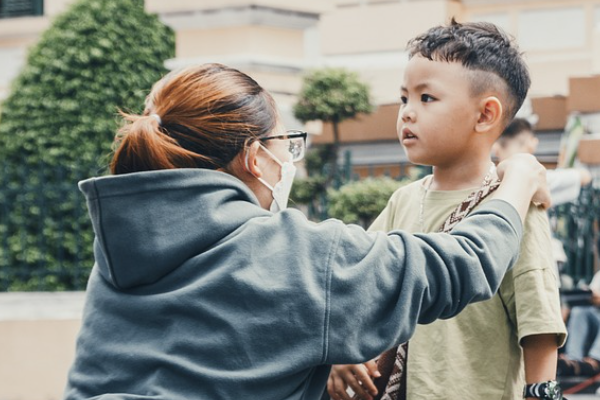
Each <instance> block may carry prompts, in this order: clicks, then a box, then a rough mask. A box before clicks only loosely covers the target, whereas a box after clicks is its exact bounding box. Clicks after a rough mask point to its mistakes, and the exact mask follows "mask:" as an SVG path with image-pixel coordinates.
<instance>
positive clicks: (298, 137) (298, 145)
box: [258, 130, 308, 162]
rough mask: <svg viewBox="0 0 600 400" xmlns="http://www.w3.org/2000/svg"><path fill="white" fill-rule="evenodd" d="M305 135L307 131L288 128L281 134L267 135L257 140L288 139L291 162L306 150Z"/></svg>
mask: <svg viewBox="0 0 600 400" xmlns="http://www.w3.org/2000/svg"><path fill="white" fill-rule="evenodd" d="M306 136H308V133H306V132H304V131H298V130H289V131H287V132H286V133H284V134H281V135H275V136H267V137H263V138H260V139H258V140H260V141H261V142H266V141H269V140H289V141H290V143H289V146H288V151H289V152H290V154H291V155H292V162H297V161H300V160H302V159H303V158H304V153H305V152H306Z"/></svg>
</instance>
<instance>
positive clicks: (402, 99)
mask: <svg viewBox="0 0 600 400" xmlns="http://www.w3.org/2000/svg"><path fill="white" fill-rule="evenodd" d="M407 101H408V97H406V96H400V102H401V103H402V104H406V102H407Z"/></svg>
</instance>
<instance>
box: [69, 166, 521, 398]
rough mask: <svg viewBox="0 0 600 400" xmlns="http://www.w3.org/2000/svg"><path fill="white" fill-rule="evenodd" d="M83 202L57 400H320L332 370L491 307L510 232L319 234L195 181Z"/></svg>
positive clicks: (493, 209)
mask: <svg viewBox="0 0 600 400" xmlns="http://www.w3.org/2000/svg"><path fill="white" fill-rule="evenodd" d="M80 189H81V191H82V192H83V193H84V194H85V196H86V198H87V204H88V207H89V212H90V216H91V219H92V222H93V227H94V232H95V234H96V240H95V243H94V251H95V258H96V263H95V265H94V268H93V270H92V273H91V276H90V280H89V283H88V288H87V301H86V306H85V311H84V317H83V326H82V328H81V331H80V333H79V338H78V341H77V353H76V359H75V362H74V364H73V366H72V368H71V371H70V373H69V382H68V387H67V390H66V395H65V396H66V398H67V399H91V398H94V399H163V400H179V399H181V400H183V399H185V400H190V399H260V400H269V399H273V400H283V399H286V400H287V399H290V400H291V399H318V398H320V396H321V394H322V393H323V391H324V388H325V384H326V380H327V375H328V373H329V364H347V363H357V362H361V361H365V360H368V359H371V358H373V357H374V356H376V355H378V354H379V353H381V352H383V351H384V350H386V349H388V348H390V347H392V346H393V345H395V344H397V343H400V342H403V341H406V340H407V339H409V338H410V336H411V335H412V333H413V331H414V329H415V325H416V323H417V322H419V323H429V322H432V321H433V320H435V319H436V318H449V317H452V316H453V315H455V314H456V313H458V312H459V311H460V310H461V309H462V308H464V307H465V306H466V305H467V304H468V303H470V302H474V301H480V300H486V299H488V298H490V297H491V296H492V295H493V294H494V293H495V292H496V290H497V288H498V286H499V284H500V282H501V280H502V277H503V275H504V273H505V272H506V269H507V268H508V267H509V264H512V262H513V261H514V260H515V258H516V256H517V252H518V248H519V240H520V237H521V231H522V226H521V222H520V219H519V216H518V214H517V212H516V211H515V209H514V208H513V207H512V206H510V205H509V204H508V203H505V202H503V201H499V200H492V201H489V202H488V203H487V204H485V205H483V206H482V207H480V208H479V209H478V210H477V211H475V212H474V213H473V214H472V215H471V216H470V217H468V218H466V219H465V221H463V222H462V223H460V224H459V225H458V226H457V227H456V228H455V229H454V231H453V234H452V235H447V234H429V235H414V236H413V235H409V234H406V233H403V232H401V231H395V232H391V233H390V234H388V235H386V234H384V233H366V232H365V231H364V230H363V229H361V228H360V227H358V226H348V225H344V224H343V223H341V222H339V221H336V220H328V221H325V222H322V223H319V224H317V223H313V222H309V221H308V220H307V219H306V218H305V217H304V215H303V214H302V213H301V212H299V211H297V210H286V211H282V212H280V213H277V214H272V213H270V212H269V211H266V210H263V209H262V208H261V207H260V206H259V204H258V201H257V199H256V197H255V196H254V194H253V193H252V192H251V191H250V190H249V189H248V187H247V186H245V185H244V184H243V183H242V182H241V181H239V180H238V179H236V178H235V177H233V176H231V175H228V174H225V173H222V172H217V171H209V170H202V169H177V170H165V171H154V172H142V173H133V174H127V175H119V176H108V177H102V178H95V179H89V180H86V181H83V182H81V183H80ZM425 265H427V268H426V267H425Z"/></svg>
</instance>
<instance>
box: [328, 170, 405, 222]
mask: <svg viewBox="0 0 600 400" xmlns="http://www.w3.org/2000/svg"><path fill="white" fill-rule="evenodd" d="M408 182H409V181H397V180H394V179H392V178H388V177H380V178H366V179H364V180H361V181H356V182H352V183H348V184H346V185H344V186H342V187H340V188H339V189H338V190H334V189H330V190H329V208H328V211H329V216H331V217H333V218H338V219H341V220H342V221H344V222H345V223H358V224H360V225H362V226H363V227H365V228H367V227H368V226H369V225H370V224H371V223H372V222H373V221H374V220H375V218H376V217H377V216H378V215H379V213H381V211H383V209H384V208H385V206H386V204H387V202H388V200H389V199H390V197H391V196H392V194H393V193H394V192H395V191H396V189H398V188H399V187H401V186H403V185H405V184H406V183H408Z"/></svg>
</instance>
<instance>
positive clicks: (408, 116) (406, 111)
mask: <svg viewBox="0 0 600 400" xmlns="http://www.w3.org/2000/svg"><path fill="white" fill-rule="evenodd" d="M415 116H416V115H415V111H414V110H413V109H412V108H411V107H410V106H409V105H408V104H404V105H403V106H402V107H401V108H400V118H402V122H408V121H413V122H414V121H415Z"/></svg>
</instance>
